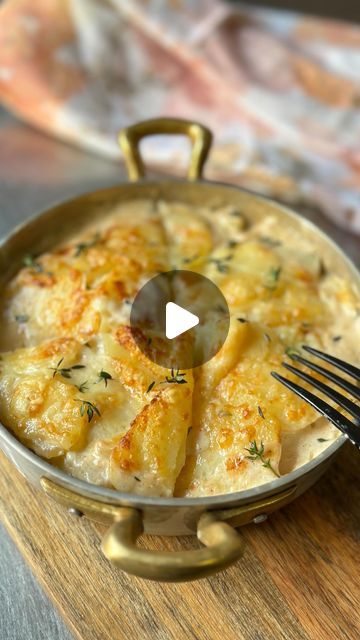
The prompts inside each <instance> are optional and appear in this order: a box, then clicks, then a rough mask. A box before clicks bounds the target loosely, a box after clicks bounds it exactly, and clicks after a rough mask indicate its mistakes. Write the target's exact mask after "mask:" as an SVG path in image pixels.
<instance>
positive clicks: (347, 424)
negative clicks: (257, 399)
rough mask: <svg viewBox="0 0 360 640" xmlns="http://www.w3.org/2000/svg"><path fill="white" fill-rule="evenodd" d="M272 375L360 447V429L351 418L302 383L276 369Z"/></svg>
mask: <svg viewBox="0 0 360 640" xmlns="http://www.w3.org/2000/svg"><path fill="white" fill-rule="evenodd" d="M271 375H272V376H273V378H275V379H276V380H278V382H280V383H281V384H283V385H284V386H285V387H287V388H288V389H290V390H291V391H293V392H294V393H296V395H298V396H300V398H302V399H303V400H305V402H307V403H308V404H310V405H311V406H312V407H314V409H316V410H317V411H318V412H319V413H321V415H323V416H325V418H327V419H328V420H329V421H330V422H332V424H334V425H335V427H337V428H338V429H340V431H342V433H344V434H345V435H346V436H347V437H348V438H349V440H350V441H351V442H352V443H353V444H355V445H356V446H357V447H360V429H359V427H357V426H356V425H354V423H353V422H351V420H349V419H348V418H346V417H345V416H343V415H342V414H341V413H340V412H339V411H337V410H336V409H334V408H333V407H331V406H330V405H329V404H327V403H326V402H324V401H323V400H321V399H320V398H317V397H316V396H314V394H313V393H311V392H310V391H307V390H306V389H304V388H303V387H300V385H298V384H296V383H295V382H292V381H291V380H288V379H287V378H284V377H283V376H281V375H280V374H279V373H276V371H272V372H271Z"/></svg>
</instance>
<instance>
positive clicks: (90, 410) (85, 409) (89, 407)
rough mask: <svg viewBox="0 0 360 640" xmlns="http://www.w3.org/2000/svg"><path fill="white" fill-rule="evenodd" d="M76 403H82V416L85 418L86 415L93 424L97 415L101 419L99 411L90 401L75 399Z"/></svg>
mask: <svg viewBox="0 0 360 640" xmlns="http://www.w3.org/2000/svg"><path fill="white" fill-rule="evenodd" d="M75 401H76V402H81V406H80V415H81V417H82V418H83V417H84V415H85V413H86V415H87V418H88V422H91V420H92V419H93V417H94V415H95V414H96V415H97V416H99V417H100V416H101V413H100V411H99V409H98V408H97V407H96V406H95V405H94V404H93V403H92V402H89V400H81V399H79V398H75Z"/></svg>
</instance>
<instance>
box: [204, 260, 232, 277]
mask: <svg viewBox="0 0 360 640" xmlns="http://www.w3.org/2000/svg"><path fill="white" fill-rule="evenodd" d="M231 258H232V256H226V257H225V258H210V259H209V262H211V263H212V264H214V265H215V266H216V268H217V270H218V272H219V273H228V272H229V265H228V264H226V262H228V261H229V260H231Z"/></svg>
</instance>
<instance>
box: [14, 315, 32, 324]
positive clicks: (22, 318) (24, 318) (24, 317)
mask: <svg viewBox="0 0 360 640" xmlns="http://www.w3.org/2000/svg"><path fill="white" fill-rule="evenodd" d="M15 320H16V322H18V323H19V324H25V323H26V322H29V320H30V316H28V315H27V314H26V313H24V314H19V315H18V316H15Z"/></svg>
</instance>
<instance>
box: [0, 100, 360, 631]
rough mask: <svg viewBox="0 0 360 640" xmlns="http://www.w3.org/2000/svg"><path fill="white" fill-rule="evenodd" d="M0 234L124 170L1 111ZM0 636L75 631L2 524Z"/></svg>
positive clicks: (353, 242) (330, 228)
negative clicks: (65, 622) (44, 590)
mask: <svg viewBox="0 0 360 640" xmlns="http://www.w3.org/2000/svg"><path fill="white" fill-rule="evenodd" d="M0 138H1V146H0V235H1V236H2V235H4V234H6V233H8V231H9V230H10V229H11V228H12V227H14V226H15V225H16V224H18V223H19V222H21V221H22V220H24V219H26V218H27V217H28V216H30V215H32V214H34V213H36V211H39V210H41V209H43V208H45V207H47V206H49V205H51V204H52V203H54V202H56V201H58V200H60V199H65V198H68V197H69V196H72V195H75V194H79V193H83V192H85V191H89V190H92V189H96V188H97V187H99V188H100V187H103V186H109V185H114V184H116V183H117V182H119V181H121V180H123V179H124V177H125V172H124V169H123V168H122V166H121V165H118V164H117V163H115V162H109V161H105V160H102V159H100V158H97V157H95V156H91V155H89V154H86V153H83V152H81V151H79V150H77V149H74V148H72V147H69V146H66V145H64V144H62V143H60V142H57V141H55V140H53V139H51V138H48V137H47V136H45V135H43V134H40V133H38V132H36V131H34V130H32V129H30V128H28V127H26V126H25V125H22V124H21V123H19V122H17V121H16V120H15V119H14V118H12V117H10V116H8V115H7V114H6V113H5V112H4V111H1V110H0ZM305 215H307V216H308V217H310V218H311V219H312V220H314V221H315V222H316V223H317V224H319V226H321V227H322V228H323V229H324V230H325V231H327V232H328V233H329V234H330V235H331V236H332V237H333V238H335V240H336V241H337V242H338V243H339V244H340V245H341V246H342V247H343V248H344V249H345V250H346V252H347V253H348V254H349V255H351V256H352V258H353V259H356V260H357V261H359V255H360V251H359V249H360V240H359V238H356V237H354V236H350V235H349V234H348V233H346V232H345V231H341V230H340V229H338V228H337V227H335V226H334V225H333V224H332V223H331V222H330V221H328V220H326V219H325V218H323V217H322V216H321V214H319V213H317V212H314V211H311V212H310V211H308V212H305ZM0 567H1V573H0V638H1V640H40V639H46V640H58V639H59V640H69V639H70V638H71V634H70V633H69V631H68V630H67V628H66V627H65V625H64V623H63V621H62V620H61V619H60V617H59V615H58V613H57V611H56V610H55V608H54V606H53V605H52V604H51V602H50V601H49V600H48V598H47V596H46V595H45V594H44V593H43V592H42V590H41V588H40V587H39V585H38V584H37V582H36V580H35V579H34V577H33V576H32V574H31V572H30V570H29V569H28V568H27V566H26V565H25V563H24V561H23V559H22V558H21V556H20V554H19V552H18V551H17V549H16V548H15V547H14V544H13V542H12V541H11V540H10V539H9V536H8V534H7V533H6V531H5V529H4V528H3V527H2V526H1V524H0Z"/></svg>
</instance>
